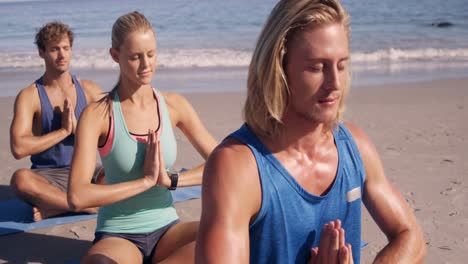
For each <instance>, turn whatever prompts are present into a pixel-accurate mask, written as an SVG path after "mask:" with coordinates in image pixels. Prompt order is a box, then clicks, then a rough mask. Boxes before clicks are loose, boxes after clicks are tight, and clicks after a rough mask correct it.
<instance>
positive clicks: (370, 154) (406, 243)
mask: <svg viewBox="0 0 468 264" xmlns="http://www.w3.org/2000/svg"><path fill="white" fill-rule="evenodd" d="M346 126H347V127H348V128H349V129H350V130H351V132H352V134H353V137H354V138H355V140H356V143H357V145H358V148H359V152H360V153H361V157H362V160H363V163H364V167H365V170H366V181H365V184H364V197H363V202H364V204H365V206H366V207H367V210H368V211H369V213H370V215H371V216H372V217H373V219H374V220H375V222H376V223H377V225H378V226H379V227H380V229H381V230H382V231H383V232H384V233H385V235H386V236H387V238H388V244H387V245H386V246H385V247H384V248H383V249H382V250H381V251H380V252H379V254H378V255H377V257H376V258H375V261H374V263H421V262H422V261H423V259H424V256H425V252H426V245H425V241H424V237H423V234H422V232H421V229H420V227H419V224H418V223H417V220H416V217H415V215H414V213H413V210H412V209H411V207H410V206H409V205H408V203H407V202H406V201H405V199H404V198H403V196H402V195H401V194H400V193H399V192H398V190H396V189H395V187H394V186H393V185H392V184H391V182H390V181H389V180H388V179H387V177H385V173H384V169H383V165H382V161H381V160H380V157H379V154H378V153H377V150H376V148H375V146H374V144H373V143H372V142H371V141H370V140H369V139H368V138H367V136H366V135H365V134H364V132H363V131H362V130H360V129H359V128H358V127H356V126H354V125H352V124H346Z"/></svg>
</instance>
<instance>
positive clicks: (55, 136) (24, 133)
mask: <svg viewBox="0 0 468 264" xmlns="http://www.w3.org/2000/svg"><path fill="white" fill-rule="evenodd" d="M35 92H36V91H35V87H33V86H29V87H28V88H26V89H24V90H22V91H21V92H20V93H19V94H18V96H17V97H16V100H15V105H14V113H13V120H12V122H11V127H10V148H11V153H12V154H13V156H14V157H15V158H16V159H22V158H24V157H27V156H30V155H34V154H37V153H40V152H42V151H45V150H47V149H49V148H50V147H52V146H54V145H56V144H57V143H59V142H60V141H62V140H63V139H65V138H66V137H67V136H68V135H70V133H71V130H67V129H66V128H60V129H58V130H55V131H52V132H50V133H48V134H45V135H40V136H36V135H34V134H33V119H34V114H35V112H36V111H37V110H36V109H37V108H38V107H40V102H39V98H38V96H37V95H35V94H34V93H35Z"/></svg>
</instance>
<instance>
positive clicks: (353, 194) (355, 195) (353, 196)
mask: <svg viewBox="0 0 468 264" xmlns="http://www.w3.org/2000/svg"><path fill="white" fill-rule="evenodd" d="M359 198H361V187H356V188H354V189H352V190H351V191H349V192H347V193H346V200H347V201H348V203H350V202H353V201H356V200H357V199H359Z"/></svg>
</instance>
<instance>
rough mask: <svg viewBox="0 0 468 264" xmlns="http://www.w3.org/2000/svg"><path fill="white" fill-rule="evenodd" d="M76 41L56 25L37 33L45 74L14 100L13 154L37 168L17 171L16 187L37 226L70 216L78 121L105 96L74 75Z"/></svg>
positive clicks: (90, 210) (65, 27)
mask: <svg viewBox="0 0 468 264" xmlns="http://www.w3.org/2000/svg"><path fill="white" fill-rule="evenodd" d="M73 38H74V34H73V32H72V31H71V30H70V28H69V26H68V25H66V24H63V23H61V22H57V21H54V22H50V23H47V24H46V25H44V26H43V27H42V28H40V29H39V30H38V32H37V34H36V37H35V43H36V45H37V48H38V52H39V56H40V57H41V58H42V59H43V60H44V64H45V72H44V74H43V75H42V76H41V77H40V78H39V79H37V80H36V81H35V82H33V83H32V84H31V85H29V86H28V87H26V88H24V89H23V90H21V92H20V93H19V94H18V96H17V97H16V100H15V105H14V117H13V120H12V123H11V127H10V147H11V152H12V154H13V156H14V157H15V158H16V159H22V158H24V157H28V156H30V158H31V163H32V166H31V168H30V169H27V168H21V169H19V170H17V171H15V172H14V174H13V176H12V178H11V187H12V188H13V189H14V191H15V192H16V194H17V195H18V196H19V197H20V198H21V199H23V200H24V201H26V202H28V203H30V204H32V206H33V218H34V221H39V220H42V219H44V218H48V217H51V216H55V215H59V214H62V213H65V212H67V211H69V209H68V204H67V197H66V192H67V187H68V176H69V171H70V164H71V159H72V154H73V148H74V132H75V129H76V124H77V120H78V118H79V116H80V114H81V111H82V110H83V109H84V108H85V106H86V105H87V103H89V102H92V101H95V100H97V99H99V98H100V96H101V94H102V90H101V88H100V87H99V86H98V85H97V84H95V83H94V82H92V81H88V80H80V79H78V78H77V77H76V76H74V75H72V74H70V72H69V65H70V59H71V55H72V46H73ZM98 174H99V175H100V174H101V173H99V171H96V175H98ZM101 176H102V175H101ZM84 212H87V213H94V212H96V208H87V209H85V210H84Z"/></svg>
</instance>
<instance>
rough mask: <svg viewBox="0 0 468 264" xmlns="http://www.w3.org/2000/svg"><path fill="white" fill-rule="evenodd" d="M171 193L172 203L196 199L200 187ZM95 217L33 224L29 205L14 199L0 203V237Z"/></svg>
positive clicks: (65, 217) (71, 216)
mask: <svg viewBox="0 0 468 264" xmlns="http://www.w3.org/2000/svg"><path fill="white" fill-rule="evenodd" d="M171 193H172V197H173V199H174V202H181V201H185V200H189V199H196V198H200V196H201V186H192V187H183V188H177V190H175V191H172V192H171ZM95 217H96V214H66V215H61V216H57V217H52V218H48V219H45V220H42V221H39V222H34V221H33V219H32V208H31V205H29V204H27V203H25V202H23V201H21V200H19V199H16V198H14V199H9V200H4V201H0V236H3V235H7V234H13V233H17V232H24V231H28V230H31V229H40V228H46V227H50V226H54V225H63V224H68V223H72V222H77V221H83V220H88V219H92V218H95Z"/></svg>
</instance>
